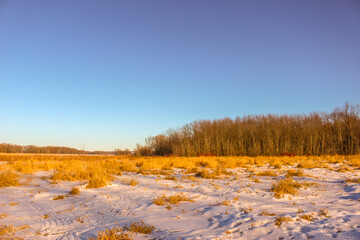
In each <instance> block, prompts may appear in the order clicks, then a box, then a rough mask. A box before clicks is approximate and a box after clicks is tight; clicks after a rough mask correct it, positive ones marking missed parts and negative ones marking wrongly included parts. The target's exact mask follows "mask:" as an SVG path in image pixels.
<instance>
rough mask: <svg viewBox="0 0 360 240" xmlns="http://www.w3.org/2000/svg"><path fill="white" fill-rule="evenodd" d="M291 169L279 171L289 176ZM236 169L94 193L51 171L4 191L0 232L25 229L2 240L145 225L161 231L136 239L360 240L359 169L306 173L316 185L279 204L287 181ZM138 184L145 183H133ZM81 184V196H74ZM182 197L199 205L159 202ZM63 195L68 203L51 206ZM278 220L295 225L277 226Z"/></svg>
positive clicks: (82, 235) (147, 179)
mask: <svg viewBox="0 0 360 240" xmlns="http://www.w3.org/2000/svg"><path fill="white" fill-rule="evenodd" d="M288 168H289V167H284V168H283V169H282V170H277V171H278V172H279V173H283V174H284V171H285V170H286V169H288ZM253 170H255V172H256V171H263V170H266V167H261V168H256V167H254V168H253ZM232 171H235V173H236V174H235V175H231V176H224V177H223V178H221V179H203V178H197V177H196V178H195V177H190V178H186V176H189V175H191V174H183V173H182V172H181V171H180V170H177V171H176V172H177V174H176V175H175V176H176V178H177V180H176V181H174V180H166V179H164V176H156V175H140V174H136V173H123V175H122V176H119V177H117V178H116V179H115V180H114V181H113V182H112V184H111V185H108V186H106V187H102V188H95V189H86V188H85V184H83V183H82V182H60V183H58V184H54V183H52V182H51V180H49V178H47V177H48V176H50V174H51V173H50V172H37V173H36V174H34V175H25V176H23V177H22V179H23V184H22V185H21V186H17V187H7V188H0V226H1V225H2V224H6V225H10V224H12V225H13V226H14V227H18V226H25V227H22V228H18V229H17V231H14V232H12V233H9V234H7V235H6V234H5V235H3V236H1V235H0V239H1V238H3V239H11V238H10V237H11V236H13V234H14V236H16V237H19V238H23V239H49V240H50V239H88V238H89V237H96V235H97V232H98V231H103V230H104V229H107V228H112V227H114V226H124V225H126V224H129V223H130V222H135V221H139V220H143V221H144V222H145V223H146V224H149V225H153V226H154V227H155V230H154V232H153V233H152V234H150V235H145V234H135V235H134V239H215V238H217V239H309V238H310V239H317V240H318V239H332V238H338V239H360V184H359V183H352V182H345V181H344V180H345V179H349V178H359V177H360V172H359V171H358V170H357V171H347V172H337V171H331V170H329V169H322V168H315V169H305V170H304V173H305V174H306V175H305V177H294V179H295V180H297V181H302V182H303V181H306V182H309V183H315V184H308V185H307V187H303V188H301V189H300V191H299V195H297V196H290V195H286V196H285V197H284V198H280V199H277V198H275V197H274V193H273V192H271V191H270V189H271V186H272V184H273V183H274V182H276V181H277V180H278V179H281V178H282V177H283V175H280V176H279V177H269V176H255V175H254V174H253V173H251V172H248V171H246V169H244V168H239V169H236V170H232ZM132 178H134V179H135V180H136V181H138V182H139V183H138V184H137V185H135V186H131V185H129V184H128V182H129V180H130V179H132ZM256 178H258V180H255V179H256ZM75 186H79V189H80V191H81V193H80V194H78V195H69V194H68V193H69V191H70V190H71V189H72V188H73V187H75ZM178 193H184V194H185V196H187V197H189V198H191V199H192V200H193V201H184V202H180V203H178V204H171V205H166V204H165V205H155V204H154V203H153V200H154V199H155V198H157V197H159V196H162V195H164V194H165V195H166V196H171V195H174V194H178ZM57 196H64V199H58V200H53V199H54V198H55V197H57ZM169 206H170V207H169ZM279 216H284V217H289V218H288V220H289V221H288V222H283V223H282V224H281V225H280V226H277V225H275V220H276V218H278V217H279ZM306 216H308V217H306ZM309 220H310V221H309ZM27 225H28V226H27Z"/></svg>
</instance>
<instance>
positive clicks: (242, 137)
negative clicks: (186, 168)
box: [136, 103, 360, 156]
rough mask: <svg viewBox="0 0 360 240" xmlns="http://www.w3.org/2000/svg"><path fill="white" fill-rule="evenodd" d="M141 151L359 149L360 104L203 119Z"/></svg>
mask: <svg viewBox="0 0 360 240" xmlns="http://www.w3.org/2000/svg"><path fill="white" fill-rule="evenodd" d="M136 153H137V154H138V155H162V156H163V155H176V156H260V155H261V156H281V155H289V156H293V155H328V154H329V155H334V154H341V155H349V154H359V153H360V106H359V105H358V104H357V105H352V104H349V103H345V104H344V106H343V107H341V108H336V109H334V110H333V111H332V112H331V113H319V112H313V113H309V114H297V115H274V114H268V115H250V116H244V117H237V118H236V119H230V118H224V119H218V120H213V121H210V120H199V121H194V122H193V123H190V124H186V125H184V126H183V127H181V128H179V129H177V130H174V129H169V130H168V131H167V132H166V133H164V134H159V135H156V136H150V137H148V138H146V139H145V145H140V144H138V145H137V147H136Z"/></svg>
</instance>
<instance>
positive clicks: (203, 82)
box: [0, 0, 360, 150]
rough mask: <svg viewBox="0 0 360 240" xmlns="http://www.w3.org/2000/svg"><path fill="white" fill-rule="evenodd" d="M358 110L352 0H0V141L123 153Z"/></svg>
mask: <svg viewBox="0 0 360 240" xmlns="http://www.w3.org/2000/svg"><path fill="white" fill-rule="evenodd" d="M345 101H349V102H350V103H353V104H357V103H360V1H358V0H353V1H351V0H342V1H340V0H336V1H332V0H317V1H313V0H305V1H303V0H301V1H287V0H284V1H268V0H263V1H260V0H258V1H257V0H255V1H253V0H247V1H220V0H218V1H209V0H207V1H180V0H179V1H169V0H166V1H159V0H156V1H155V0H154V1H150V0H145V1H130V0H127V1H120V0H119V1H117V0H116V1H115V0H113V1H110V0H107V1H100V0H97V1H89V0H77V1H73V0H68V1H63V0H62V1H47V0H43V1H36V0H33V1H28V0H17V1H4V0H0V142H8V143H14V144H20V145H28V144H35V145H39V146H46V145H59V146H70V147H76V148H81V149H82V148H85V149H86V150H113V149H114V148H122V149H124V148H130V149H132V148H133V147H134V146H135V145H136V143H144V138H145V137H147V136H149V135H156V134H159V133H162V132H164V131H166V130H167V129H169V128H177V127H181V126H182V125H184V124H185V123H190V122H192V121H194V120H199V119H217V118H224V117H231V118H234V117H236V116H243V115H248V114H267V113H276V114H282V113H289V114H292V113H308V112H312V111H315V110H316V111H327V112H329V111H331V110H333V109H334V108H335V107H340V106H342V105H343V103H344V102H345Z"/></svg>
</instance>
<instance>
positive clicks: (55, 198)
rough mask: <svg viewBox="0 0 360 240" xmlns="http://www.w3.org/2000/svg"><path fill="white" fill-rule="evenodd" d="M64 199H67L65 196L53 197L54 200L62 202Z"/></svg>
mask: <svg viewBox="0 0 360 240" xmlns="http://www.w3.org/2000/svg"><path fill="white" fill-rule="evenodd" d="M64 198H65V196H64V195H59V196H56V197H53V200H62V199H64Z"/></svg>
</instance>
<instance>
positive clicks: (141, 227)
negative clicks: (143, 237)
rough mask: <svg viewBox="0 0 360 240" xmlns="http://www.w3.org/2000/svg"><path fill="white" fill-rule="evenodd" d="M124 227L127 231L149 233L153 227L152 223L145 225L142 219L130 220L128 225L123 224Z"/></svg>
mask: <svg viewBox="0 0 360 240" xmlns="http://www.w3.org/2000/svg"><path fill="white" fill-rule="evenodd" d="M124 229H125V230H126V231H129V232H134V233H142V234H151V233H152V232H153V231H154V230H155V227H154V226H153V225H147V224H145V223H144V221H142V220H140V221H138V222H132V223H130V225H129V226H127V225H125V227H124Z"/></svg>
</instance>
